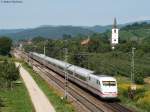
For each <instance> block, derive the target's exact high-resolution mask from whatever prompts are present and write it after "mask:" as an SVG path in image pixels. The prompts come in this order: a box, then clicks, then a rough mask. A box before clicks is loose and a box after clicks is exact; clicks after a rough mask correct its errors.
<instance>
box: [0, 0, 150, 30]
mask: <svg viewBox="0 0 150 112" xmlns="http://www.w3.org/2000/svg"><path fill="white" fill-rule="evenodd" d="M10 1H12V0H10ZM22 1H23V3H2V2H1V3H0V29H9V28H31V27H37V26H40V25H75V26H93V25H108V24H112V22H113V18H114V17H116V18H117V21H118V23H119V24H122V23H127V22H133V21H139V20H147V19H150V13H149V11H150V7H149V4H150V0H22Z"/></svg>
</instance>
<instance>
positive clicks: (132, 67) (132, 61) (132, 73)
mask: <svg viewBox="0 0 150 112" xmlns="http://www.w3.org/2000/svg"><path fill="white" fill-rule="evenodd" d="M134 50H135V48H134V47H133V48H132V60H131V83H132V84H134V83H135V81H134V71H135V67H134V55H135V54H134Z"/></svg>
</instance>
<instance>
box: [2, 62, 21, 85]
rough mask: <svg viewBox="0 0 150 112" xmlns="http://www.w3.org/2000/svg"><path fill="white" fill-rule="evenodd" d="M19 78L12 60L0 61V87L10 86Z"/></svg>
mask: <svg viewBox="0 0 150 112" xmlns="http://www.w3.org/2000/svg"><path fill="white" fill-rule="evenodd" d="M18 78H19V70H18V68H16V66H15V64H14V63H13V62H8V61H4V62H2V63H0V87H2V88H9V87H12V82H13V81H16V80H17V79H18Z"/></svg>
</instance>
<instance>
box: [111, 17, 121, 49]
mask: <svg viewBox="0 0 150 112" xmlns="http://www.w3.org/2000/svg"><path fill="white" fill-rule="evenodd" d="M118 43H119V29H118V28H117V20H116V18H115V19H114V24H113V28H112V35H111V47H112V49H115V45H117V44H118Z"/></svg>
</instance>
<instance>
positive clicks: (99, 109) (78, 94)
mask: <svg viewBox="0 0 150 112" xmlns="http://www.w3.org/2000/svg"><path fill="white" fill-rule="evenodd" d="M30 60H31V59H30ZM31 62H32V64H33V65H34V63H36V65H35V66H36V67H37V68H38V69H39V70H40V71H41V72H42V73H43V75H45V76H46V77H45V78H49V79H51V80H53V81H54V82H55V83H56V84H57V85H58V86H59V87H61V88H62V89H63V90H64V89H65V86H64V85H65V79H64V78H63V77H62V76H60V75H59V74H58V73H55V72H54V71H53V70H51V69H50V68H47V67H45V66H43V65H42V64H41V63H39V62H37V61H36V60H32V61H31ZM45 80H47V79H45ZM68 90H69V91H68V93H69V95H71V96H72V97H74V98H75V99H76V100H77V101H79V102H80V104H82V105H84V106H85V108H87V109H88V110H89V112H133V111H131V110H129V109H127V108H126V107H124V106H122V105H120V104H119V103H117V102H105V101H101V100H100V99H99V98H97V97H96V96H94V95H91V94H90V93H88V92H87V91H85V90H83V88H80V87H79V86H77V85H75V84H74V83H72V82H69V87H68Z"/></svg>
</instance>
